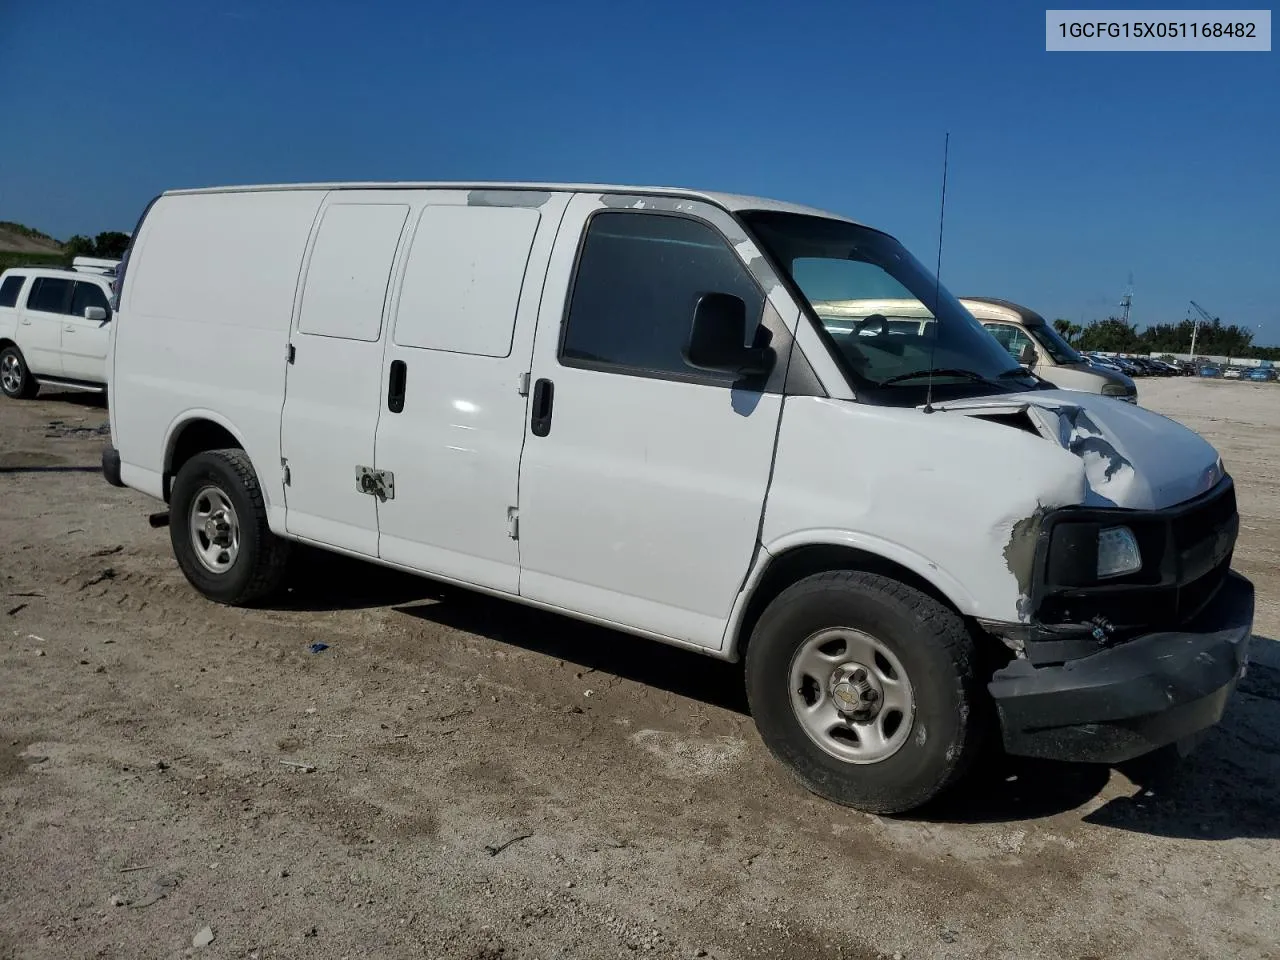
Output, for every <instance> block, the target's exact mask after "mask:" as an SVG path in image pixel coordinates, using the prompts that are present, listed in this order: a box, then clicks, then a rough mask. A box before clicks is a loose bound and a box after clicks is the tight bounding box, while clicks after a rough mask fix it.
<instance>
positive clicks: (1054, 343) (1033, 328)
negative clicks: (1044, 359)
mask: <svg viewBox="0 0 1280 960" xmlns="http://www.w3.org/2000/svg"><path fill="white" fill-rule="evenodd" d="M1027 332H1028V333H1029V334H1031V336H1033V337H1035V340H1036V343H1038V344H1040V346H1041V347H1043V348H1044V352H1045V353H1047V354H1048V355H1049V356H1051V357H1052V358H1053V361H1054V363H1084V357H1082V356H1080V354H1079V353H1077V352H1076V349H1075V347H1073V346H1071V344H1069V343H1067V341H1066V340H1064V339H1063V338H1062V334H1060V333H1059V332H1058V331H1057V330H1055V329H1054V327H1053V325H1052V324H1048V323H1030V324H1027Z"/></svg>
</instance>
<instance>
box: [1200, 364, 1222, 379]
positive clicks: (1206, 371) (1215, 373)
mask: <svg viewBox="0 0 1280 960" xmlns="http://www.w3.org/2000/svg"><path fill="white" fill-rule="evenodd" d="M1200 376H1202V377H1221V376H1222V368H1221V367H1219V366H1217V365H1216V364H1212V363H1206V364H1203V365H1201V367H1200Z"/></svg>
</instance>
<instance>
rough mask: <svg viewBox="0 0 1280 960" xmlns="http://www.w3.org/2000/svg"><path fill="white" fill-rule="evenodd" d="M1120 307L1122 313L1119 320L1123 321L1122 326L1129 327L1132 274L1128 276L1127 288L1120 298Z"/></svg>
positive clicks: (1131, 304) (1131, 303)
mask: <svg viewBox="0 0 1280 960" xmlns="http://www.w3.org/2000/svg"><path fill="white" fill-rule="evenodd" d="M1120 306H1122V307H1123V308H1124V313H1123V314H1121V316H1120V319H1121V320H1123V321H1124V325H1125V326H1126V327H1127V326H1128V325H1129V308H1130V307H1131V306H1133V274H1132V273H1131V274H1129V286H1128V287H1126V288H1125V291H1124V296H1123V297H1121V298H1120Z"/></svg>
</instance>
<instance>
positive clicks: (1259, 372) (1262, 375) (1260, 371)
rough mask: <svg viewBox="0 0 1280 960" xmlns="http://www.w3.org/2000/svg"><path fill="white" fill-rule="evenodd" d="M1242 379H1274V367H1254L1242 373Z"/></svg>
mask: <svg viewBox="0 0 1280 960" xmlns="http://www.w3.org/2000/svg"><path fill="white" fill-rule="evenodd" d="M1244 379H1245V380H1252V381H1254V382H1255V383H1270V382H1271V381H1273V380H1275V379H1276V369H1275V367H1254V368H1253V369H1252V370H1250V371H1248V372H1247V373H1246V374H1245V375H1244Z"/></svg>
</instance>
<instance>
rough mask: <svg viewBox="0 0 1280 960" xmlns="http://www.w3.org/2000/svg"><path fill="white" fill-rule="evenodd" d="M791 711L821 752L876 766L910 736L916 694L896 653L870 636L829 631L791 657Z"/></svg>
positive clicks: (842, 629)
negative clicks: (875, 764)
mask: <svg viewBox="0 0 1280 960" xmlns="http://www.w3.org/2000/svg"><path fill="white" fill-rule="evenodd" d="M788 684H789V699H790V701H791V708H792V710H793V711H794V713H795V715H796V720H798V721H799V723H800V727H801V729H803V730H804V732H805V734H806V735H807V736H808V737H809V739H810V740H812V741H813V742H814V743H815V744H816V745H817V746H818V747H819V748H820V749H821V750H823V751H824V752H825V753H827V754H828V755H830V756H832V757H835V758H836V759H837V760H842V761H844V762H846V763H880V762H882V761H884V760H887V759H888V758H889V757H891V756H893V755H894V754H895V753H897V752H898V751H899V750H900V749H902V746H903V744H905V743H906V742H907V738H908V737H910V736H911V726H912V721H913V719H914V718H915V695H914V692H913V690H912V687H911V680H910V678H909V677H908V676H907V671H906V670H905V669H904V668H903V666H902V662H901V661H900V660H899V659H898V657H897V655H896V654H895V653H894V652H893V651H892V650H890V649H889V648H888V647H887V646H886V645H885V644H884V643H882V642H881V641H880V640H877V639H876V638H875V637H873V636H871V635H870V634H867V633H864V632H862V631H861V630H854V629H852V628H850V627H833V628H830V629H827V630H820V631H818V632H817V633H814V634H812V635H811V636H809V637H808V638H807V639H806V640H805V641H804V642H803V643H801V644H800V646H799V647H798V648H797V650H796V652H795V654H794V655H793V656H792V658H791V667H790V670H789V675H788Z"/></svg>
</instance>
